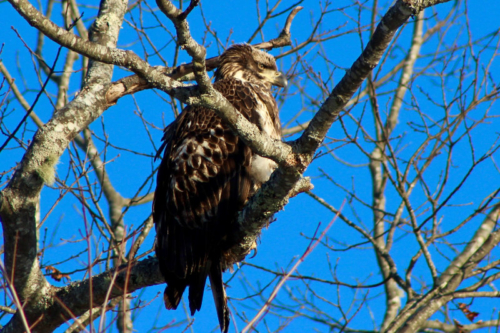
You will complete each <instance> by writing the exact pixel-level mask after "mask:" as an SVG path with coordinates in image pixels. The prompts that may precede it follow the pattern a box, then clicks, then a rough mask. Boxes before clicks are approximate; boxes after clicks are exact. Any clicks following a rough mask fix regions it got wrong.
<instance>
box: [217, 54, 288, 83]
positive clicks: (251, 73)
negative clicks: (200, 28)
mask: <svg viewBox="0 0 500 333" xmlns="http://www.w3.org/2000/svg"><path fill="white" fill-rule="evenodd" d="M228 77H234V78H237V79H240V80H245V81H249V82H254V83H259V84H262V83H264V84H265V85H266V86H267V87H268V88H269V89H270V88H271V86H272V85H273V86H278V87H286V86H287V84H288V82H287V80H286V77H285V75H284V74H283V73H282V72H280V71H278V68H277V67H276V61H275V60H274V57H273V56H272V55H270V54H268V53H267V52H264V51H261V50H259V49H256V48H254V47H252V46H250V45H248V44H235V45H232V46H231V47H229V48H228V49H227V50H226V51H224V53H222V55H221V56H220V63H219V66H218V68H217V71H216V72H215V81H218V80H221V79H224V78H228Z"/></svg>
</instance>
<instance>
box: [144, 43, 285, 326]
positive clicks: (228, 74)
mask: <svg viewBox="0 0 500 333" xmlns="http://www.w3.org/2000/svg"><path fill="white" fill-rule="evenodd" d="M273 85H275V86H278V87H286V85H287V80H286V78H285V75H284V74H283V73H282V72H280V71H278V69H277V66H276V61H275V59H274V57H273V56H272V55H270V54H268V53H266V52H264V51H261V50H259V49H257V48H255V47H252V46H250V45H248V44H235V45H233V46H231V47H229V48H228V49H227V50H226V51H224V52H223V53H222V55H221V56H220V57H219V66H218V67H217V70H216V72H215V82H214V84H213V87H214V88H215V89H216V90H217V91H219V92H220V93H221V94H222V95H223V96H224V97H225V98H226V99H227V100H228V101H229V102H230V103H231V104H232V105H233V106H234V108H235V109H236V110H238V111H239V112H240V113H241V114H242V115H243V116H244V117H246V119H248V120H249V121H250V122H252V123H253V124H255V125H256V126H257V127H258V128H259V129H260V131H262V132H265V133H267V135H269V136H270V137H271V138H274V139H278V140H280V139H281V123H280V119H279V115H278V108H277V105H276V100H275V99H274V97H273V94H272V92H271V86H273ZM162 151H163V158H162V161H161V164H160V167H159V169H158V175H157V186H156V190H155V196H154V201H153V219H154V223H155V228H156V245H155V251H156V256H157V258H158V261H159V266H160V271H161V273H162V275H163V277H164V278H165V281H166V283H167V287H166V289H165V292H164V302H165V307H166V308H167V309H176V308H177V306H178V305H179V302H180V300H181V298H182V295H183V293H184V291H185V289H186V287H188V286H189V297H188V298H189V308H190V311H191V315H194V313H195V311H197V310H198V311H199V310H200V308H201V303H202V300H203V292H204V290H205V283H206V280H207V277H208V278H209V279H210V284H211V289H212V294H213V298H214V301H215V306H216V309H217V315H218V320H219V325H220V329H221V331H222V332H224V333H226V332H227V331H228V329H229V308H228V306H227V298H226V292H225V289H224V284H223V281H222V272H223V270H224V269H225V268H226V263H227V260H225V259H226V258H227V255H228V251H229V249H230V248H231V246H233V245H234V244H233V243H232V242H234V240H233V241H231V239H232V237H230V236H231V232H232V230H234V229H233V226H234V224H235V223H236V218H237V214H238V212H239V211H240V210H241V209H242V208H243V207H244V205H245V203H246V202H247V200H248V199H249V198H250V197H251V196H252V195H253V194H254V193H255V192H256V191H257V190H258V189H259V187H260V186H261V185H262V184H263V183H264V182H266V181H267V180H268V179H269V177H270V175H271V173H272V172H273V171H274V170H275V169H276V167H277V165H276V163H275V162H273V161H272V160H270V159H268V158H264V157H261V156H259V155H257V154H255V153H253V152H252V150H251V149H250V148H249V147H248V146H247V145H246V144H245V143H244V142H243V141H242V140H241V139H240V138H239V137H238V136H237V135H235V134H234V133H233V132H232V131H231V129H230V128H229V126H228V125H227V124H226V123H225V122H224V121H223V120H222V119H221V118H220V117H219V116H217V115H216V113H215V112H214V111H213V110H211V109H208V108H206V107H203V106H187V107H186V108H185V109H184V110H183V112H182V113H181V114H180V115H179V116H178V117H177V119H176V120H175V121H174V122H173V123H172V124H170V125H169V126H167V127H166V129H165V131H164V136H163V143H162V145H161V147H160V149H159V150H158V153H157V157H159V156H160V155H161V153H162Z"/></svg>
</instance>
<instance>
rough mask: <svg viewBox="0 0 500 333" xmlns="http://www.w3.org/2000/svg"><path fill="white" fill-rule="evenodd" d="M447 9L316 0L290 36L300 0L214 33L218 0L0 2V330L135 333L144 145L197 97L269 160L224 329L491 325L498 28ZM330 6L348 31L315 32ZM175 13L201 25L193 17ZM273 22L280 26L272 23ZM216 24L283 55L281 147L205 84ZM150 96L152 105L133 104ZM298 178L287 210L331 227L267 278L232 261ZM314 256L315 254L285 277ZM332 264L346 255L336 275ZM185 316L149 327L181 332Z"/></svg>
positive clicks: (151, 148) (428, 0)
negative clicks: (3, 36)
mask: <svg viewBox="0 0 500 333" xmlns="http://www.w3.org/2000/svg"><path fill="white" fill-rule="evenodd" d="M448 1H449V0H398V1H396V2H395V3H394V4H392V6H389V4H388V3H383V4H380V3H379V2H378V1H374V2H372V3H357V2H356V3H354V2H353V3H351V2H349V3H347V4H345V6H338V4H330V3H326V4H324V5H322V6H320V7H319V8H318V7H317V5H316V4H314V6H315V7H314V8H315V9H314V11H313V16H312V20H311V21H310V22H312V23H311V26H310V27H308V30H307V34H304V33H303V30H304V27H305V24H304V22H305V21H304V20H302V21H299V22H301V23H300V30H301V33H300V37H295V38H292V35H291V31H293V29H292V25H293V26H294V27H295V26H297V24H298V23H297V21H298V20H299V18H298V16H297V15H298V12H299V11H300V10H301V9H302V7H299V6H298V5H299V4H300V5H303V6H305V4H303V3H301V2H299V3H293V4H291V3H288V4H283V3H281V2H282V1H280V0H278V1H276V2H275V3H269V2H266V3H265V4H260V3H259V2H258V1H257V2H256V10H257V22H255V25H254V28H253V29H251V31H249V30H245V31H238V32H236V29H243V27H237V26H234V27H231V28H232V29H233V30H232V31H229V32H227V33H226V34H221V33H219V32H217V29H214V27H213V26H212V21H213V22H216V20H218V19H220V20H222V18H217V17H214V16H215V15H213V14H212V17H210V13H212V11H210V8H209V6H219V5H215V4H209V3H200V2H199V1H196V0H192V1H191V2H190V3H189V4H188V5H187V7H186V3H183V2H182V1H180V2H179V4H178V5H177V6H176V5H174V4H173V3H172V2H170V1H166V0H157V1H156V4H153V3H151V2H146V1H135V2H131V3H127V2H124V1H117V0H102V1H101V2H100V5H99V8H94V7H92V5H89V4H87V3H85V2H82V3H77V2H76V1H75V0H65V1H63V2H61V3H58V2H55V1H54V0H47V2H45V3H43V4H37V6H38V7H35V5H34V3H30V2H29V1H28V0H9V3H10V5H8V4H6V3H5V4H1V5H0V6H2V7H4V8H7V7H8V9H9V10H10V11H12V9H14V10H15V12H17V13H16V15H20V16H21V17H22V18H24V20H25V21H26V22H28V23H29V24H30V25H31V26H32V27H33V29H30V30H25V31H23V32H22V33H19V32H18V31H17V30H14V32H15V33H17V34H18V38H19V41H22V42H23V43H24V50H23V52H22V54H23V56H22V58H21V62H22V64H23V65H17V68H16V62H15V60H12V61H10V62H4V61H2V62H0V71H1V73H2V75H3V81H2V82H1V86H0V103H1V104H0V107H1V112H2V114H1V119H0V129H1V130H2V135H3V136H2V138H3V139H2V141H1V142H0V144H1V146H0V153H1V154H2V162H3V163H2V170H1V172H2V173H1V178H0V179H1V181H0V183H1V185H2V190H1V192H0V219H1V222H2V226H3V236H4V238H3V239H4V243H3V254H4V259H3V262H2V265H1V272H2V278H3V291H2V292H3V294H4V298H3V299H4V304H3V305H2V307H1V308H0V310H1V311H3V313H2V314H1V315H0V316H1V318H2V320H3V322H4V327H3V330H2V332H23V331H25V332H52V331H54V330H55V329H57V328H58V327H62V328H60V329H65V330H66V332H77V331H84V330H89V331H91V332H92V331H104V330H106V329H107V327H108V326H109V325H115V324H116V327H117V330H118V331H119V332H132V330H133V329H134V325H137V324H136V323H134V319H133V318H134V314H135V313H139V312H140V311H142V310H143V309H144V308H147V307H151V305H150V302H153V301H154V300H155V298H156V297H155V296H154V295H153V296H151V297H145V298H144V299H142V298H141V297H140V296H139V297H138V296H137V293H138V292H140V291H144V290H146V287H151V286H154V285H157V284H162V283H163V279H162V277H161V275H160V273H159V270H158V264H157V261H156V258H154V257H151V256H149V257H148V255H149V254H151V244H152V240H153V238H154V235H153V234H154V233H152V234H151V235H149V234H150V231H151V228H152V220H151V211H150V202H151V200H152V192H153V190H154V184H155V167H156V164H155V163H154V162H153V157H154V156H155V151H156V148H157V146H158V144H159V138H160V137H161V130H162V129H163V127H164V126H165V125H166V124H167V123H168V122H169V121H171V120H172V119H174V117H175V116H177V115H178V114H179V113H180V112H181V110H182V107H183V105H185V104H191V105H203V106H206V107H209V108H211V109H213V110H214V111H215V112H216V113H217V114H218V115H219V116H220V117H221V118H223V119H224V120H225V121H226V122H227V123H228V124H229V125H230V127H231V128H232V130H233V131H234V132H235V133H236V134H237V135H238V136H239V137H240V138H241V139H242V140H244V141H245V143H247V144H248V145H249V146H250V147H251V148H252V149H253V150H254V151H255V152H256V153H258V154H260V155H262V156H265V157H269V158H271V159H273V160H274V161H276V162H277V163H278V165H279V168H278V169H277V170H276V172H275V173H274V174H273V176H272V177H271V179H270V181H269V182H267V183H266V184H265V185H264V186H263V187H262V188H261V190H260V191H259V192H258V193H257V194H256V195H255V196H254V197H252V199H251V200H249V202H248V203H247V205H246V207H245V208H244V210H243V211H241V212H240V215H239V224H238V225H237V226H236V227H235V230H234V237H235V239H236V240H238V242H237V244H238V245H237V246H235V247H234V248H233V249H232V250H231V251H232V252H231V253H232V257H231V260H230V262H229V263H228V266H233V264H238V265H234V267H235V270H234V271H233V272H232V273H231V274H228V275H227V278H228V283H230V284H232V285H235V284H240V290H241V291H240V293H242V294H243V295H244V296H242V297H239V296H236V295H234V298H233V300H232V302H231V306H232V315H233V318H235V319H237V320H233V322H235V325H243V326H245V327H244V328H243V326H242V327H239V326H236V328H235V329H236V330H237V331H239V330H242V331H243V332H247V331H252V330H257V329H258V330H266V329H267V330H269V331H280V330H284V329H286V328H291V327H292V326H293V323H294V322H296V321H300V323H301V324H300V325H301V327H302V328H304V327H308V329H309V328H310V330H312V329H317V330H320V331H334V330H339V331H349V332H360V331H363V332H368V331H383V332H396V331H397V332H416V331H424V330H425V331H444V332H465V331H471V330H474V329H478V328H493V327H497V328H498V327H499V326H500V323H499V315H500V313H499V312H498V309H496V308H493V306H492V305H491V303H488V302H485V301H483V300H490V302H491V300H492V299H495V298H498V297H499V296H500V293H499V291H498V290H497V289H496V287H495V284H494V283H495V281H496V280H497V279H498V278H499V274H500V273H498V268H499V263H500V261H499V260H500V259H498V250H496V249H495V247H496V245H497V244H498V242H499V241H500V229H499V225H498V223H499V215H500V203H499V191H500V186H499V184H500V182H499V180H500V170H499V169H498V166H497V164H496V162H495V157H497V158H498V157H499V153H498V149H499V142H498V139H499V133H498V128H500V126H499V125H500V124H499V121H498V117H497V115H495V112H494V110H495V109H494V102H495V101H496V99H497V98H498V94H499V89H498V87H499V85H498V84H497V83H496V81H495V79H498V78H496V76H497V74H496V72H495V71H494V69H495V68H497V69H498V64H497V56H498V45H499V43H500V38H499V34H500V30H498V29H497V30H495V31H483V32H482V33H481V36H480V37H476V36H473V35H474V34H473V32H472V28H471V26H472V23H471V21H470V20H469V18H468V4H467V3H466V2H464V3H462V2H455V3H453V4H451V3H448V4H445V5H440V6H435V5H437V4H440V3H444V2H448ZM334 5H335V6H336V8H334V7H333V6H334ZM381 5H382V6H385V7H380V6H381ZM442 8H444V9H443V10H441V9H442ZM15 12H14V11H12V13H13V14H14V13H15ZM88 12H91V13H92V14H90V15H89V14H88ZM301 14H302V13H301ZM93 15H94V16H93ZM195 15H196V16H195ZM299 16H300V15H299ZM18 17H19V16H18ZM333 17H343V18H344V20H347V23H345V24H344V23H340V24H339V25H338V26H333V25H332V23H331V22H332V18H333ZM193 20H194V21H196V22H198V26H202V27H203V29H202V30H203V31H202V32H201V33H200V31H194V30H190V27H189V25H188V21H189V22H190V23H191V24H193ZM276 22H278V24H279V26H280V29H279V30H278V31H276V30H273V29H272V28H270V27H269V26H270V25H271V24H272V23H276ZM16 29H17V28H16ZM247 29H248V28H247ZM6 30H7V28H5V27H4V29H3V31H6ZM122 31H123V32H122ZM270 31H271V32H270ZM410 31H411V32H410ZM233 33H239V34H246V35H245V38H246V40H247V42H248V43H253V44H255V42H254V40H255V39H256V38H260V39H261V43H258V44H256V45H257V46H258V47H260V48H264V49H269V50H270V49H277V50H275V51H274V52H275V54H277V56H276V57H277V58H278V59H280V60H279V61H280V62H282V63H283V64H286V67H287V68H288V75H289V77H290V80H291V82H292V83H293V84H292V87H291V88H290V89H288V90H285V91H279V92H277V96H278V100H279V101H280V102H281V107H282V110H283V111H284V112H287V114H286V116H285V117H284V118H283V119H285V120H286V124H284V125H285V126H284V128H285V129H284V131H283V136H284V140H283V141H277V140H272V139H271V138H269V137H267V136H266V135H265V134H263V133H260V132H259V130H258V129H257V127H255V126H254V125H252V124H250V123H249V122H248V121H247V120H246V119H245V118H244V117H242V116H241V115H240V114H239V113H238V111H237V110H235V109H234V107H233V106H232V105H231V104H230V103H228V101H227V100H226V99H224V98H223V97H222V96H221V95H220V94H219V93H218V92H217V91H215V90H214V89H213V87H212V85H211V79H210V77H209V73H210V71H211V70H212V69H214V68H215V67H217V61H218V59H217V57H216V56H215V57H212V58H209V59H207V54H213V55H216V54H219V53H220V52H222V50H223V49H225V48H226V47H227V46H229V45H230V44H231V43H232V40H231V39H232V38H233V37H232V36H233V35H232V34H233ZM270 33H275V35H273V37H276V38H274V39H269V38H267V37H266V36H268V35H269V34H270ZM194 36H195V37H196V38H194ZM33 37H36V38H33ZM119 37H120V43H118V40H119ZM347 37H349V38H351V39H350V40H357V41H358V45H361V47H360V50H361V55H359V57H357V59H356V56H355V57H353V58H352V59H343V61H345V62H346V65H345V67H342V66H344V65H343V64H341V63H339V62H338V61H339V60H338V58H336V55H335V54H333V51H332V50H338V49H342V46H341V45H340V42H339V41H341V40H342V39H343V38H347ZM293 40H297V41H296V42H292V41H293ZM30 43H32V44H30ZM332 45H333V46H332ZM352 45H354V43H353V44H352ZM333 47H335V48H333ZM2 52H3V53H5V52H10V53H13V52H14V50H10V49H9V46H8V45H7V47H5V48H4V49H2ZM185 52H187V55H188V56H187V55H186V54H185ZM49 59H50V60H49ZM183 59H188V60H187V61H186V62H189V63H190V64H180V63H181V62H182V61H183ZM30 62H31V63H30ZM26 64H30V66H27V65H26ZM158 64H161V65H158ZM351 64H352V65H351ZM28 67H29V69H28ZM283 69H285V68H283ZM344 70H345V73H344ZM113 71H115V73H113ZM207 71H208V72H207ZM28 72H29V73H28ZM189 81H195V82H196V85H192V82H191V83H190V82H189ZM336 81H338V83H335V82H336ZM124 103H127V105H126V107H117V106H116V105H117V104H119V106H121V105H123V104H124ZM149 103H153V104H155V107H154V109H155V113H151V112H147V111H145V110H147V109H148V108H150V106H148V105H149ZM158 105H162V106H161V111H160V112H158V111H159V107H158ZM21 109H24V111H23V112H21V111H20V110H21ZM108 109H109V111H108V112H107V113H106V114H105V116H103V114H104V111H107V110H108ZM125 110H126V111H125ZM131 110H135V111H134V115H131V113H130V111H131ZM108 114H109V116H108ZM163 115H165V118H163ZM28 118H30V119H28ZM44 119H45V121H44ZM160 124H161V125H160ZM122 155H123V156H122ZM4 156H5V157H4ZM4 161H6V162H4ZM4 163H5V164H4ZM58 164H59V165H58ZM310 164H314V165H313V166H310ZM308 167H309V170H308V171H307V172H308V173H309V174H308V175H309V176H314V178H313V180H312V181H311V178H309V177H305V176H304V172H305V171H306V168H308ZM56 168H57V171H56ZM484 180H486V181H484ZM311 182H312V183H313V184H314V185H315V186H316V188H315V189H313V187H312V185H311ZM368 187H371V188H370V190H366V189H367V188H368ZM303 192H306V193H307V194H300V195H299V197H298V198H297V199H294V200H296V201H295V202H301V203H304V202H306V203H307V208H305V207H304V208H303V209H304V210H313V209H314V210H318V209H322V210H323V209H324V210H323V216H324V217H323V218H324V219H327V220H331V219H332V217H333V216H336V218H337V220H336V222H335V224H334V226H333V227H332V223H333V222H334V221H335V219H334V220H332V223H330V224H329V226H328V227H327V228H323V227H318V228H316V227H315V230H316V232H314V233H312V234H306V235H305V236H304V238H305V239H306V240H307V242H308V243H309V246H307V247H306V248H305V249H304V250H303V254H302V255H301V256H300V257H299V258H298V259H296V260H294V261H293V262H292V263H291V264H290V267H288V268H287V269H286V270H280V269H279V268H272V267H270V266H264V265H260V264H259V263H258V262H256V261H253V260H248V261H244V260H245V258H246V257H247V256H248V254H249V253H250V252H251V250H252V249H253V246H254V244H255V242H256V241H258V237H259V235H260V234H261V230H262V229H263V228H264V227H266V226H268V225H269V221H270V219H272V217H273V215H274V214H275V213H276V212H278V211H280V210H282V209H283V208H284V207H285V205H286V204H287V203H288V201H289V199H290V198H291V197H294V196H296V195H298V194H299V193H303ZM121 193H126V195H125V194H121ZM332 198H335V199H332ZM344 198H346V203H345V205H344V206H343V208H342V209H341V208H340V206H341V203H342V201H343V199H344ZM297 205H300V204H297ZM303 206H305V205H303ZM320 207H322V208H320ZM63 214H70V216H71V217H70V218H69V219H67V218H64V217H63ZM301 219H304V220H307V222H308V224H309V225H314V226H315V225H316V224H317V220H313V218H312V217H311V218H310V219H308V216H307V215H303V216H302V217H301ZM279 223H280V221H278V222H277V224H279ZM61 224H65V225H68V224H72V225H74V227H73V228H72V230H69V228H67V227H66V228H62V227H61V228H59V227H60V225H61ZM273 227H274V224H273V225H272V226H271V227H270V230H272V229H273ZM63 229H64V230H66V231H62V230H63ZM67 230H69V231H67ZM339 230H340V231H339ZM56 235H57V236H56ZM148 236H149V237H148ZM266 236H267V235H266ZM274 241H275V240H271V239H269V237H267V238H265V239H263V243H264V242H274ZM281 241H282V242H283V243H281V244H283V246H286V243H289V242H290V241H289V240H281ZM313 249H316V250H315V252H314V253H315V254H317V255H316V256H315V257H314V261H315V262H321V266H322V268H321V269H320V268H319V267H318V266H317V267H314V268H312V269H310V268H309V270H308V269H307V268H304V270H303V269H302V266H299V264H301V263H302V262H304V261H306V263H307V260H306V259H308V260H311V259H312V254H311V253H312V251H313ZM296 254H299V253H296ZM266 255H267V256H269V253H267V254H266V253H264V254H259V256H266ZM346 260H347V261H353V262H354V263H355V264H356V265H357V266H359V268H360V269H358V270H356V269H353V270H352V274H349V275H346V274H342V271H345V269H344V268H343V267H344V266H345V265H346V264H345V262H346ZM75 262H77V263H78V265H75V264H74V263H75ZM70 263H72V264H70ZM69 267H71V268H70V269H67V268H69ZM255 272H259V277H260V278H259V279H260V281H258V282H256V279H255V278H252V277H251V275H252V274H254V273H255ZM264 281H267V282H266V283H265V284H263V283H264ZM285 286H286V288H285ZM229 294H230V296H231V294H232V293H231V291H230V292H229ZM205 303H206V302H205ZM478 309H481V310H478ZM485 309H487V310H488V311H489V312H490V313H485ZM161 311H162V313H163V314H162V316H164V317H166V316H168V314H166V315H165V313H164V311H165V310H161ZM370 315H371V316H372V317H373V324H372V326H371V327H369V324H368V320H367V318H368V317H369V316H370ZM460 316H462V318H461V317H460ZM463 316H465V317H466V318H467V319H466V320H468V322H467V323H465V322H463V318H464V317H463ZM478 316H479V317H478ZM185 319H186V320H185V321H179V320H177V321H175V322H172V321H171V320H167V321H162V322H161V324H159V326H161V327H158V326H155V325H156V324H155V323H151V326H152V327H151V329H160V328H161V329H169V328H175V327H178V329H180V330H187V329H193V327H194V326H192V325H193V319H192V318H190V317H189V316H188V315H186V318H185ZM304 325H307V326H304ZM205 327H206V325H205Z"/></svg>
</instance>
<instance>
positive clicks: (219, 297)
mask: <svg viewBox="0 0 500 333" xmlns="http://www.w3.org/2000/svg"><path fill="white" fill-rule="evenodd" d="M209 276H210V284H211V287H212V294H213V296H214V301H215V307H216V309H217V317H218V318H219V325H220V330H221V332H223V333H227V331H228V330H229V308H228V307H227V297H226V290H225V289H224V283H223V282H222V268H221V265H220V261H217V262H214V263H212V267H211V268H210V274H209Z"/></svg>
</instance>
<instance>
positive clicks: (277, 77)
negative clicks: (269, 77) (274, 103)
mask: <svg viewBox="0 0 500 333" xmlns="http://www.w3.org/2000/svg"><path fill="white" fill-rule="evenodd" d="M271 84H272V85H275V86H278V87H281V88H286V86H288V81H287V79H286V76H285V74H283V73H282V72H275V73H274V80H273V81H272V82H271Z"/></svg>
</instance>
